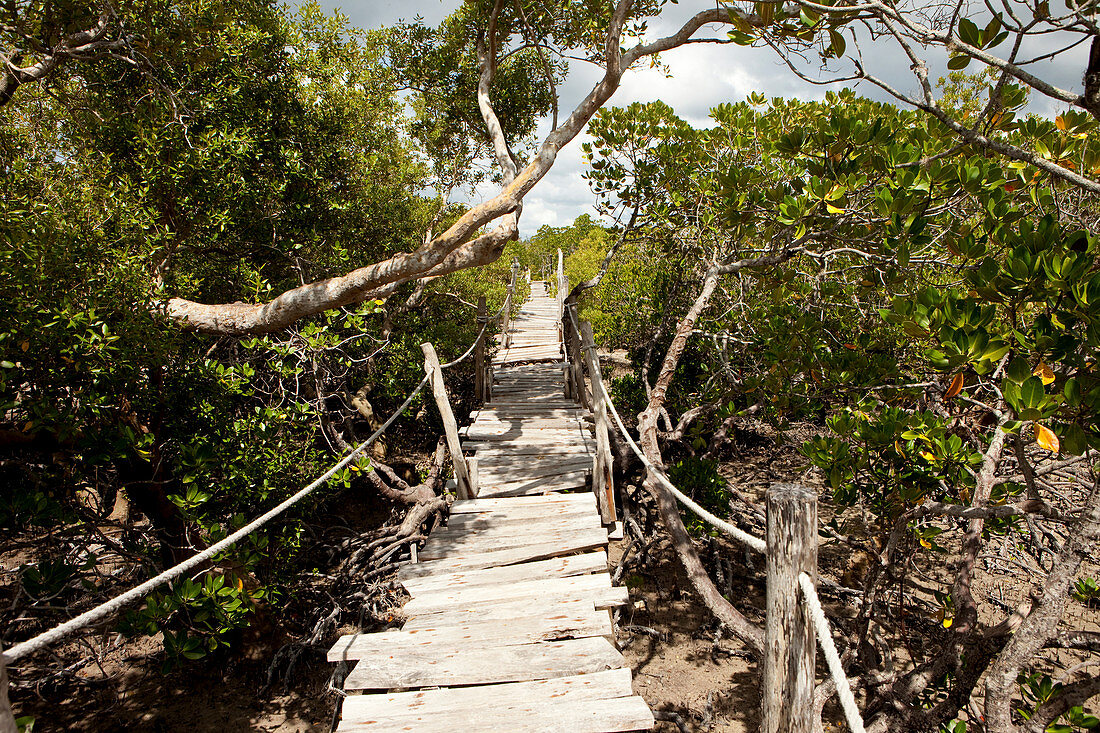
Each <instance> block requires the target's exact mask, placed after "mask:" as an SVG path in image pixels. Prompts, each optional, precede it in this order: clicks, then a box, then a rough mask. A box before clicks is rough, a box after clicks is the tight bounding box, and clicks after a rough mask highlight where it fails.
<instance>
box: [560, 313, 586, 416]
mask: <svg viewBox="0 0 1100 733" xmlns="http://www.w3.org/2000/svg"><path fill="white" fill-rule="evenodd" d="M568 309H569V311H570V313H567V314H566V316H565V319H564V320H563V321H562V323H564V324H565V327H566V337H567V338H568V343H567V344H566V347H567V348H566V353H567V354H568V355H569V366H570V372H571V374H572V378H573V399H575V400H576V401H577V402H579V403H580V404H581V405H582V406H583V407H586V408H589V409H591V407H592V403H591V401H590V400H589V399H588V390H586V389H585V386H584V367H583V365H582V362H583V359H584V356H583V355H582V354H581V335H580V334H579V333H577V329H576V328H574V327H573V323H574V322H575V320H576V315H577V309H576V306H569V307H568Z"/></svg>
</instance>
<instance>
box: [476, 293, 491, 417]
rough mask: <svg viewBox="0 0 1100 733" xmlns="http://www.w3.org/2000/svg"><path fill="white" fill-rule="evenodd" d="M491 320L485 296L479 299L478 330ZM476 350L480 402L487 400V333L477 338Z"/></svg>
mask: <svg viewBox="0 0 1100 733" xmlns="http://www.w3.org/2000/svg"><path fill="white" fill-rule="evenodd" d="M488 322H489V316H488V314H487V309H486V307H485V296H484V295H482V296H481V297H480V298H478V299H477V330H478V332H479V333H480V332H481V330H482V329H483V328H485V324H487V323H488ZM476 349H477V350H476V351H475V352H474V363H475V366H474V396H475V397H477V401H478V402H486V401H487V400H486V399H485V335H484V334H482V335H481V336H479V337H478V339H477V347H476Z"/></svg>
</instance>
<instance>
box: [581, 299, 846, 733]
mask: <svg viewBox="0 0 1100 733" xmlns="http://www.w3.org/2000/svg"><path fill="white" fill-rule="evenodd" d="M565 310H566V311H567V312H568V313H569V319H570V321H571V324H572V326H573V328H574V329H576V330H577V331H578V332H579V331H580V324H579V323H578V322H577V315H576V313H575V309H574V307H569V308H566V309H565ZM595 348H596V345H595V344H591V345H589V346H585V347H582V349H595ZM593 376H594V377H595V378H593V380H592V391H593V397H594V398H595V399H598V400H600V401H602V402H603V403H604V405H605V406H606V407H607V409H608V411H609V412H610V413H611V416H612V417H613V418H614V419H615V423H616V424H617V425H618V426H619V430H620V432H621V433H622V436H623V438H624V439H625V440H626V442H627V445H629V446H630V449H631V450H632V451H634V454H635V455H636V456H637V457H638V459H639V460H640V461H641V462H642V465H644V466H645V467H646V469H647V470H648V471H649V472H650V475H652V476H653V477H655V478H656V480H657V481H658V482H659V483H660V484H661V485H662V486H664V487H665V488H666V489H668V490H669V491H670V492H671V493H672V495H673V496H675V497H676V498H677V499H678V500H679V501H680V502H681V503H682V504H684V506H686V507H687V508H688V509H690V510H691V511H692V512H694V513H695V514H696V515H697V516H698V517H699V518H700V519H702V520H704V521H705V522H707V523H708V524H710V525H712V526H714V527H717V528H718V529H720V530H722V531H724V532H726V533H727V534H729V535H731V536H732V537H733V538H734V539H737V540H739V541H740V542H742V543H743V544H745V545H747V546H748V547H750V548H751V549H753V550H755V551H757V552H759V553H761V554H763V555H767V551H768V545H767V542H765V541H764V540H762V539H760V538H759V537H755V536H753V535H751V534H749V533H747V532H745V531H743V530H742V529H740V528H739V527H735V526H734V525H732V524H730V523H729V522H726V521H724V520H722V519H719V518H718V517H716V516H715V515H713V514H711V513H710V512H708V511H707V510H706V509H704V508H703V507H701V506H699V505H698V504H696V503H695V502H694V501H693V500H692V499H691V497H689V496H687V495H686V494H684V493H683V492H682V491H680V490H679V489H677V488H676V486H675V485H673V483H672V482H671V481H670V480H669V479H668V477H666V476H665V474H664V472H663V471H662V470H661V469H660V468H659V467H658V466H657V465H656V464H654V463H653V462H652V461H650V460H649V459H648V458H647V457H646V455H645V453H644V452H643V451H642V449H641V447H640V446H639V445H638V444H637V443H636V442H635V441H634V439H633V438H631V437H630V433H629V432H628V431H627V429H626V425H625V424H624V423H623V419H622V417H621V416H620V415H619V411H618V410H617V409H616V408H615V403H614V402H613V401H612V400H611V395H610V394H608V392H607V388H606V387H604V384H603V380H602V379H599V378H598V377H597V376H596V375H593ZM798 584H799V586H800V587H801V589H802V596H803V598H804V599H805V601H806V605H807V607H808V610H809V612H810V617H811V619H812V620H813V624H814V628H815V630H816V634H817V638H818V641H819V643H820V644H821V649H822V651H823V652H824V654H825V661H826V662H827V664H828V667H829V673H830V675H831V676H832V678H833V682H834V683H835V684H836V689H837V697H838V698H839V700H840V707H841V709H842V710H843V711H844V717H845V719H846V720H847V722H848V727H849V729H850V730H851V731H852V733H865V729H864V725H863V716H862V715H861V714H860V712H859V708H858V707H857V706H856V701H855V697H854V696H853V695H852V688H851V685H850V684H849V682H848V678H847V676H846V675H845V674H844V668H843V666H842V665H841V662H840V655H839V654H838V653H837V650H836V645H835V644H834V643H833V637H832V631H831V629H830V628H829V621H828V620H827V619H826V618H825V611H824V609H822V607H821V601H820V599H819V598H818V597H817V590H816V589H815V588H814V583H813V579H811V578H810V576H809V575H807V574H806V573H799V575H798Z"/></svg>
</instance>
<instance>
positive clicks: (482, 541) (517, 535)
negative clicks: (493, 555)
mask: <svg viewBox="0 0 1100 733" xmlns="http://www.w3.org/2000/svg"><path fill="white" fill-rule="evenodd" d="M601 532H602V533H603V539H604V541H605V542H606V541H607V530H606V529H604V528H603V527H602V526H601V525H600V523H599V522H598V521H597V522H596V523H595V526H593V525H591V524H588V523H587V522H583V523H582V522H573V523H568V524H558V525H553V526H549V527H546V528H545V529H543V528H541V527H537V526H536V527H530V528H528V531H526V532H522V531H519V530H517V529H515V528H511V529H506V528H501V529H498V530H495V531H493V532H484V533H454V534H446V535H439V536H437V535H433V536H432V537H430V538H429V539H428V542H427V544H425V545H424V548H423V549H422V550H420V559H421V560H441V559H443V558H445V557H448V556H462V555H473V554H481V553H487V552H496V551H498V550H505V549H509V548H512V547H515V545H516V544H517V543H522V542H524V541H525V540H526V541H529V542H532V543H534V544H545V543H548V542H554V541H561V542H563V543H570V542H576V541H577V540H579V539H580V538H582V537H588V538H589V539H592V538H594V537H596V536H598V535H599V534H600V533H601Z"/></svg>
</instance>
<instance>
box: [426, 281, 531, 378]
mask: <svg viewBox="0 0 1100 733" xmlns="http://www.w3.org/2000/svg"><path fill="white" fill-rule="evenodd" d="M515 284H516V281H515V279H513V280H512V284H511V285H509V286H508V295H507V296H505V298H504V305H502V306H500V310H498V311H497V313H496V315H495V316H493V317H492V318H490V319H489V320H487V321H485V325H484V326H482V327H481V331H480V332H479V333H478V335H477V338H475V339H474V342H473V343H472V344H470V348H468V349H466V353H465V354H463V355H462V356H460V357H458V358H457V359H455V360H454V361H449V362H447V363H446V364H440V365H439V368H440V369H450V368H451V367H453V366H454V365H455V364H461V363H462V362H464V361H466V360H467V359H468V358H470V354H472V353H474V349H476V348H477V345H478V343H479V342H480V341H481V337H482V336H484V335H485V329H487V328H489V324H490V323H493V322H494V321H497V320H499V319H500V317H501V316H502V315H504V309H505V308H507V307H508V306H509V305H510V304H511V302H512V287H513V286H514V285H515Z"/></svg>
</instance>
